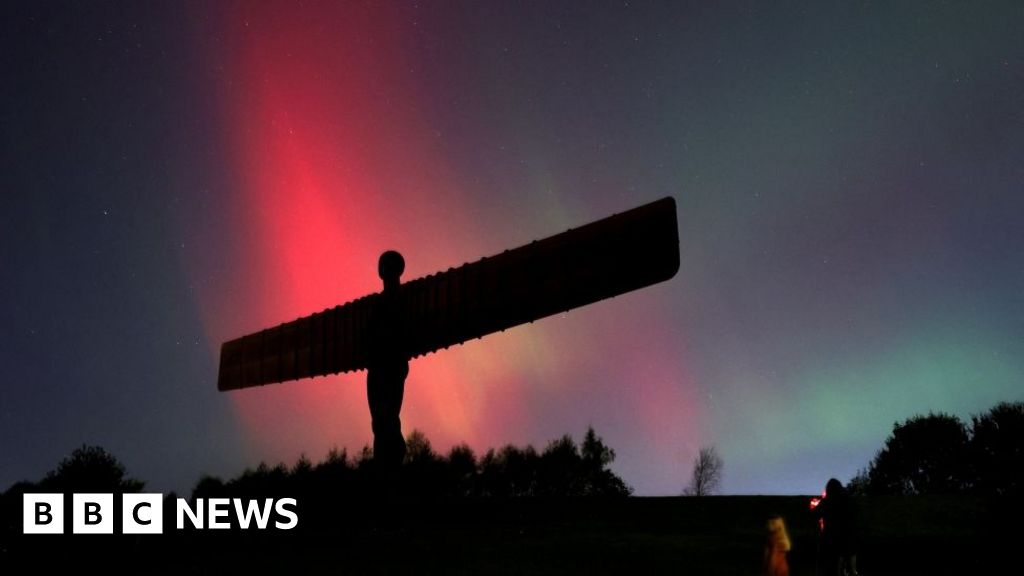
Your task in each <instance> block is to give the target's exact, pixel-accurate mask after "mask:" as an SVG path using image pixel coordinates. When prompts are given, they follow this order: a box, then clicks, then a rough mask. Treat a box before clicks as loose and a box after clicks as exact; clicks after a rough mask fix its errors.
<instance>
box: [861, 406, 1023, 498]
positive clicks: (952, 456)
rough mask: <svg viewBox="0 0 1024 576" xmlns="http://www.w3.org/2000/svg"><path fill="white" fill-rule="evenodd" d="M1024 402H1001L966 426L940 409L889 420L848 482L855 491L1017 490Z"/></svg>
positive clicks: (1013, 492) (1005, 493)
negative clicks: (880, 441)
mask: <svg viewBox="0 0 1024 576" xmlns="http://www.w3.org/2000/svg"><path fill="white" fill-rule="evenodd" d="M1022 486H1024V402H1002V403H999V404H997V405H996V406H994V407H993V408H992V409H990V410H989V411H988V412H985V413H983V414H979V415H975V416H972V417H971V422H970V425H969V426H968V425H967V424H965V423H964V422H963V421H961V420H960V419H959V418H957V417H956V416H952V415H950V414H946V413H929V414H928V415H926V416H922V415H918V416H914V417H912V418H909V419H907V420H906V421H904V422H902V423H900V422H897V423H895V424H894V425H893V430H892V434H890V435H889V437H888V438H887V439H886V441H885V444H884V445H883V447H882V448H881V449H880V450H879V451H878V452H877V454H876V455H875V457H874V459H873V460H872V461H871V463H870V464H869V465H868V466H867V468H865V469H863V470H861V471H860V472H859V473H858V474H857V475H856V476H855V477H854V478H853V479H852V480H851V481H850V483H849V488H850V490H851V491H853V492H854V493H857V494H864V495H878V494H895V495H918V494H978V495H984V496H1020V495H1022V494H1024V492H1022Z"/></svg>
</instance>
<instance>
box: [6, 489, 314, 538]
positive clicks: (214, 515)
mask: <svg viewBox="0 0 1024 576" xmlns="http://www.w3.org/2000/svg"><path fill="white" fill-rule="evenodd" d="M71 503H72V504H71V532H72V533H73V534H113V533H114V513H115V512H114V495H113V494H72V495H71ZM296 505H297V502H296V500H295V498H281V499H279V500H276V501H275V500H274V499H273V498H265V499H263V500H248V501H243V500H242V499H241V498H209V499H205V500H204V499H203V498H197V499H196V504H195V507H194V508H193V507H192V506H191V505H190V504H189V503H188V501H187V500H185V499H184V498H178V499H177V501H176V502H175V505H174V508H175V527H176V528H177V529H178V530H183V529H184V528H185V525H186V519H187V521H188V524H190V525H191V527H192V528H196V529H199V530H204V529H214V530H217V529H221V530H223V529H229V528H232V527H233V526H232V523H231V513H232V511H233V512H234V516H235V520H236V521H237V525H238V527H239V528H241V529H242V530H247V529H249V528H250V527H255V528H257V529H260V530H266V529H267V528H269V527H271V526H272V527H273V528H275V529H278V530H291V529H292V528H295V526H297V525H298V523H299V516H298V514H297V513H296V511H295V507H296ZM163 506H164V500H163V494H122V495H121V533H122V534H161V533H163V529H164V522H163V519H164V515H163ZM22 518H23V522H22V531H23V532H24V533H25V534H63V533H64V495H63V494H25V495H24V500H23V502H22ZM271 519H273V520H274V521H273V522H271Z"/></svg>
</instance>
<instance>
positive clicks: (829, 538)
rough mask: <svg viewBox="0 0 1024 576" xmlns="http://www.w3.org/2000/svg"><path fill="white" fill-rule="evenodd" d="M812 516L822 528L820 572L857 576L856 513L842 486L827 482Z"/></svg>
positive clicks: (837, 483)
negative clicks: (822, 495)
mask: <svg viewBox="0 0 1024 576" xmlns="http://www.w3.org/2000/svg"><path fill="white" fill-rule="evenodd" d="M812 513H813V515H814V516H815V518H817V519H818V521H819V525H820V529H821V540H820V542H821V544H820V551H821V563H820V573H821V574H825V575H828V576H833V575H837V576H857V511H856V508H855V507H854V502H853V499H851V498H850V495H849V493H848V492H847V491H846V488H844V487H843V483H842V482H840V481H839V480H836V479H835V478H832V479H830V480H829V481H828V483H827V484H825V497H824V498H822V499H821V501H820V502H819V503H818V505H817V506H816V507H815V508H814V509H813V511H812Z"/></svg>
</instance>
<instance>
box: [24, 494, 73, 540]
mask: <svg viewBox="0 0 1024 576" xmlns="http://www.w3.org/2000/svg"><path fill="white" fill-rule="evenodd" d="M22 512H23V522H22V532H24V533H25V534H63V533H64V495H63V494H25V500H24V505H23V506H22Z"/></svg>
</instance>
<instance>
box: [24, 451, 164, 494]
mask: <svg viewBox="0 0 1024 576" xmlns="http://www.w3.org/2000/svg"><path fill="white" fill-rule="evenodd" d="M144 486H145V483H144V482H142V481H140V480H136V479H134V478H129V477H127V475H126V471H125V467H124V465H123V464H121V463H120V462H119V461H118V460H117V458H115V457H114V456H113V455H112V454H110V453H109V452H107V451H106V450H104V449H103V448H101V447H99V446H87V445H84V444H83V445H82V446H81V447H79V448H76V449H75V450H74V451H73V452H72V453H71V455H70V456H68V457H66V458H64V459H63V460H61V461H60V463H59V464H58V465H57V469H56V470H53V471H51V472H49V473H48V474H47V475H46V477H45V478H44V479H43V481H42V482H40V487H42V488H45V489H48V490H53V491H54V492H97V493H105V492H115V493H124V492H139V491H141V490H142V488H143V487H144Z"/></svg>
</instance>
